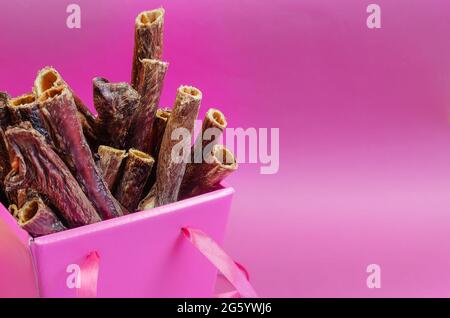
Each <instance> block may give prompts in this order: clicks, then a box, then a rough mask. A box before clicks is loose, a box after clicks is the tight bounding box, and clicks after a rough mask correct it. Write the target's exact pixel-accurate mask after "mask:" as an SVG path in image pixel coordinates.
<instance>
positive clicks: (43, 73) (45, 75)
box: [33, 66, 98, 149]
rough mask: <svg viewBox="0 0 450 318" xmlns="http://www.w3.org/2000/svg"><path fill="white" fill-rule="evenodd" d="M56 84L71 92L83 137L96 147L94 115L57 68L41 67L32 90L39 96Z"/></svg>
mask: <svg viewBox="0 0 450 318" xmlns="http://www.w3.org/2000/svg"><path fill="white" fill-rule="evenodd" d="M58 86H65V87H66V88H67V89H68V90H69V91H70V92H71V93H72V95H73V99H74V101H75V105H76V106H77V116H78V119H79V121H80V122H81V126H82V127H83V133H84V135H85V138H86V140H87V141H88V143H89V145H90V147H91V149H97V146H98V143H97V138H96V131H95V116H94V115H93V114H92V113H91V111H90V110H89V109H88V108H87V107H86V105H84V103H83V102H82V100H81V99H80V98H79V97H78V96H77V95H76V94H75V93H74V92H73V90H72V89H71V88H70V87H69V85H68V84H67V83H66V82H65V81H64V79H63V78H62V76H61V75H60V74H59V72H58V71H57V70H55V69H54V68H52V67H48V66H47V67H44V68H43V69H41V70H40V71H39V72H38V75H37V77H36V79H35V82H34V88H33V91H34V94H35V95H36V96H37V97H38V98H39V97H41V96H42V95H43V94H45V92H47V91H48V90H51V89H52V88H55V87H58Z"/></svg>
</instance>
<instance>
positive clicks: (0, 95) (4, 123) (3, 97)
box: [0, 92, 11, 129]
mask: <svg viewBox="0 0 450 318" xmlns="http://www.w3.org/2000/svg"><path fill="white" fill-rule="evenodd" d="M9 99H10V96H9V95H8V93H6V92H0V128H3V129H6V128H7V127H8V126H9V125H10V124H11V120H10V115H9V110H8V104H9Z"/></svg>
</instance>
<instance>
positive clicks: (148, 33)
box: [131, 8, 164, 88]
mask: <svg viewBox="0 0 450 318" xmlns="http://www.w3.org/2000/svg"><path fill="white" fill-rule="evenodd" d="M163 27H164V9H163V8H159V9H155V10H150V11H144V12H141V13H140V14H139V15H138V16H137V17H136V21H135V27H134V52H133V66H132V70H131V85H132V86H133V87H134V88H137V87H138V86H139V83H138V81H139V79H138V76H139V75H138V74H139V73H140V68H141V67H142V64H141V60H143V59H156V60H161V59H162V51H163Z"/></svg>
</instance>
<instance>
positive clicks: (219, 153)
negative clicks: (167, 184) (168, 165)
mask: <svg viewBox="0 0 450 318" xmlns="http://www.w3.org/2000/svg"><path fill="white" fill-rule="evenodd" d="M237 168H238V164H237V161H236V159H235V158H234V155H233V153H232V152H231V151H229V150H228V149H227V148H225V147H224V146H223V145H215V146H214V147H213V149H212V151H211V156H209V157H208V160H207V161H204V162H202V163H194V164H190V165H188V166H187V167H186V173H185V175H184V178H183V182H182V183H181V187H180V196H179V199H184V198H186V197H191V196H194V195H197V194H200V193H203V192H207V191H211V190H213V189H214V188H216V187H217V186H218V185H219V184H220V182H222V180H223V179H225V178H226V177H228V176H229V175H230V174H231V173H233V172H234V171H236V170H237Z"/></svg>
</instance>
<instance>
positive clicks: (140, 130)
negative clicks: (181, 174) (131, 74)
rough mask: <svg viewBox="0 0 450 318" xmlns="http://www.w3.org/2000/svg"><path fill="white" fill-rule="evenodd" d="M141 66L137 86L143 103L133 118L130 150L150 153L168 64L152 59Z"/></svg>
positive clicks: (144, 61) (143, 62) (142, 62)
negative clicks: (151, 138) (153, 127)
mask: <svg viewBox="0 0 450 318" xmlns="http://www.w3.org/2000/svg"><path fill="white" fill-rule="evenodd" d="M141 64H142V66H141V68H140V71H139V74H138V82H137V86H136V90H137V91H138V93H139V94H140V95H141V101H140V103H139V106H138V108H137V110H136V113H135V115H134V117H133V125H132V128H133V130H132V133H131V136H130V141H129V148H136V149H138V150H141V151H143V152H145V153H150V150H151V148H150V137H151V134H152V126H153V122H154V120H155V112H156V109H157V107H158V104H159V98H160V96H161V90H162V87H163V83H164V77H165V74H166V71H167V67H168V64H167V63H165V62H162V61H159V60H152V59H143V60H142V61H141Z"/></svg>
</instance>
